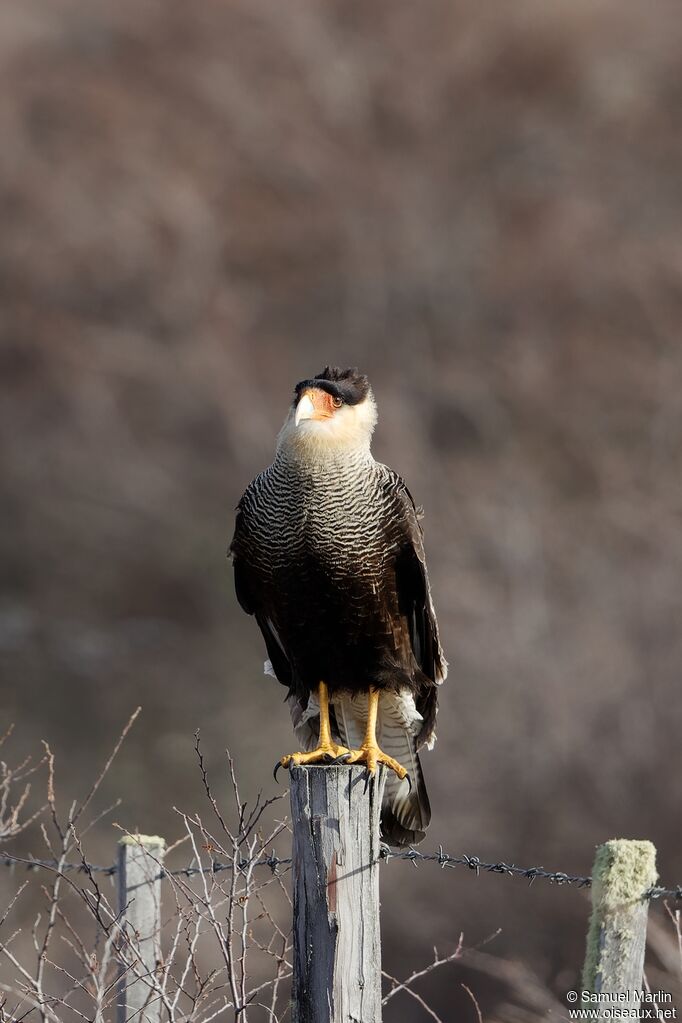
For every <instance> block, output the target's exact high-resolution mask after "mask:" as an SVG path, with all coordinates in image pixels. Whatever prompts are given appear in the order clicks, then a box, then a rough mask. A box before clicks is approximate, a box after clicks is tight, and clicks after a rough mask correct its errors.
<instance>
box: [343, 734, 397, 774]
mask: <svg viewBox="0 0 682 1023" xmlns="http://www.w3.org/2000/svg"><path fill="white" fill-rule="evenodd" d="M344 764H367V771H368V772H369V774H375V773H376V769H377V766H378V765H379V764H386V767H390V769H391V770H392V771H395V773H396V774H397V775H398V777H399V778H400V779H401V780H402V779H403V778H406V777H407V771H406V770H405V768H404V767H403V765H402V764H399V763H398V761H397V760H394V759H393V757H389V755H388V753H384V751H383V750H382V749H380V748H379V746H378V745H377V744H376V743H370V742H363V744H362V746H361V747H360V749H354V750H351V754H350V756H349V757H346V758H345V760H344Z"/></svg>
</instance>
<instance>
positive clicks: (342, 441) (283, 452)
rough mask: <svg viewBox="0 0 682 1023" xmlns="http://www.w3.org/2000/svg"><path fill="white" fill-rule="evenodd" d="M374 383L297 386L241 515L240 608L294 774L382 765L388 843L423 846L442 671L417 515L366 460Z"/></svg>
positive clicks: (397, 483) (394, 478) (236, 541)
mask: <svg viewBox="0 0 682 1023" xmlns="http://www.w3.org/2000/svg"><path fill="white" fill-rule="evenodd" d="M376 420H377V409H376V402H375V400H374V395H373V393H372V390H371V387H370V385H369V381H368V380H367V377H365V376H363V375H361V374H359V373H358V371H357V370H355V369H346V370H340V369H337V368H332V367H329V366H327V367H326V368H325V369H324V370H323V371H322V372H321V373H318V375H317V376H315V377H312V378H311V379H309V380H302V381H301V382H300V383H299V384H297V385H296V388H295V391H294V397H293V401H292V403H291V407H290V409H289V412H288V415H287V418H286V420H285V422H284V426H283V427H282V430H281V432H280V434H279V437H278V440H277V448H276V453H275V459H274V461H273V463H272V465H270V466H269V468H267V469H265V470H264V471H263V472H261V473H260V475H258V476H256V478H255V479H254V480H253V482H252V483H251V484H250V485H249V486H248V487H247V489H246V491H245V493H244V494H243V496H242V498H241V500H240V501H239V504H238V506H237V519H236V528H235V534H234V538H233V540H232V543H231V546H230V552H231V554H232V559H233V566H234V578H235V588H236V593H237V598H238V600H239V603H240V604H241V606H242V608H243V609H244V611H246V612H247V614H250V615H254V616H255V619H256V621H257V623H258V625H259V627H260V630H261V632H262V634H263V638H264V640H265V646H266V649H267V655H268V660H267V661H266V662H265V670H266V673H268V674H271V675H274V676H275V677H276V678H277V679H279V681H280V682H281V683H282V684H283V685H285V686H287V687H288V690H289V694H288V697H287V699H288V702H289V706H290V710H291V715H292V719H293V723H294V730H295V733H296V737H297V740H298V742H299V743H300V744H301V751H300V752H297V753H291V754H289V755H287V756H285V757H282V760H281V761H280V763H281V765H282V766H283V767H290V766H291V765H294V764H314V763H325V762H326V763H329V762H331V761H333V762H336V763H339V762H343V763H347V764H353V763H364V764H365V765H366V768H367V771H368V773H371V774H373V773H374V772H375V771H376V769H377V766H378V765H379V764H385V765H386V767H387V768H388V769H389V770H388V771H387V780H386V787H385V792H384V799H383V804H382V812H381V830H382V836H383V838H384V840H385V841H387V842H389V843H390V844H393V845H408V844H412V843H416V842H419V841H421V839H422V838H423V837H424V834H425V831H426V827H427V825H428V823H429V820H430V816H431V810H430V806H429V799H428V795H427V792H426V787H425V784H424V778H423V775H422V771H421V766H420V763H419V757H418V754H417V750H418V749H419V748H420V747H421V746H423V745H426V746H427V747H428V748H429V749H430V748H431V747H432V746H433V743H434V739H435V721H436V704H437V692H438V686H439V685H440V683H441V682H442V681H443V680H444V679H445V676H446V673H447V664H446V661H445V658H444V656H443V652H442V649H441V645H440V641H439V638H438V625H437V623H436V616H435V613H434V609H433V604H432V602H431V595H430V591H429V582H428V576H427V571H426V560H425V556H424V545H423V539H422V529H421V525H420V523H419V518H420V514H419V512H418V511H417V508H416V507H415V504H414V501H413V500H412V496H411V494H410V492H409V490H408V489H407V487H406V485H405V483H404V482H403V480H402V479H401V477H400V476H398V475H397V473H395V472H393V471H392V470H391V469H389V468H388V467H387V466H385V465H382V464H381V463H379V462H376V461H375V460H374V458H373V456H372V453H371V450H370V442H371V438H372V432H373V430H374V426H375V424H376Z"/></svg>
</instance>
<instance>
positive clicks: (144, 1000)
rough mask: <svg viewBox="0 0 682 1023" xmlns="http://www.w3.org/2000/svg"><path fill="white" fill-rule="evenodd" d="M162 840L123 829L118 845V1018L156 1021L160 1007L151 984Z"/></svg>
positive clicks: (121, 1022) (157, 951)
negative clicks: (119, 970)
mask: <svg viewBox="0 0 682 1023" xmlns="http://www.w3.org/2000/svg"><path fill="white" fill-rule="evenodd" d="M165 850H166V842H165V840H164V839H163V838H159V837H158V836H156V835H126V836H125V838H122V839H121V841H120V842H119V845H118V872H117V879H118V909H119V914H120V926H121V930H122V931H124V932H125V934H124V935H122V936H121V941H120V942H119V954H120V957H121V960H122V963H121V972H120V978H119V988H118V999H117V1007H118V1009H117V1020H118V1023H128V1021H130V1023H159V1021H160V1020H161V1010H162V1008H163V1006H162V1003H161V1000H160V998H159V997H158V996H157V995H156V994H155V992H154V988H153V977H154V974H155V971H156V969H157V966H158V963H159V961H160V959H161V865H162V864H163V857H164V854H165Z"/></svg>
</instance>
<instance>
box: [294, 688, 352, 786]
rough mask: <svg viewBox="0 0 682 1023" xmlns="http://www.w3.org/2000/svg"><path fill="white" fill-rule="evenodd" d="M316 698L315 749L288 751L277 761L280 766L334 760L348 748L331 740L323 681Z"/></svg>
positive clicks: (346, 751)
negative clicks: (317, 717) (317, 711)
mask: <svg viewBox="0 0 682 1023" xmlns="http://www.w3.org/2000/svg"><path fill="white" fill-rule="evenodd" d="M317 698H318V701H319V704H320V738H319V741H318V744H317V749H314V750H312V751H311V752H310V753H288V754H287V756H285V757H282V759H281V760H280V762H279V765H278V766H280V767H291V766H292V764H293V765H294V766H298V765H299V764H317V763H320V762H321V761H324V760H336V758H337V757H343V756H345V755H346V754H347V753H349V752H350V750H349V749H348V748H347V747H346V746H340V745H339V744H338V743H336V742H333V741H332V732H331V727H330V725H329V690H328V689H327V684H326V683H325V682H320V683H319V685H318V687H317Z"/></svg>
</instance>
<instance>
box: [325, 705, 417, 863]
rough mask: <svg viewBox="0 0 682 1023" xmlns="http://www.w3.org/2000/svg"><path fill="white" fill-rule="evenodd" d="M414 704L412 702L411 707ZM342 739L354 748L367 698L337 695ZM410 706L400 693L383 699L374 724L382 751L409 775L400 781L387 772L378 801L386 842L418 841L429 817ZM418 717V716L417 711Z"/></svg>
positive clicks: (364, 717)
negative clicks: (382, 791) (339, 697)
mask: <svg viewBox="0 0 682 1023" xmlns="http://www.w3.org/2000/svg"><path fill="white" fill-rule="evenodd" d="M413 707H414V704H413V703H412V708H413ZM334 710H335V716H336V721H337V727H338V731H339V733H340V738H341V741H342V742H343V743H344V744H345V745H346V746H349V747H350V748H351V749H357V748H358V747H359V746H360V745H361V743H362V739H363V735H364V729H365V725H366V721H367V707H366V700H363V699H358V698H357V697H355V698H353V697H350V698H348V699H343V698H341V699H339V700H337V701H336V702H335V706H334ZM409 715H410V707H409V705H408V706H406V702H405V700H403V699H400V698H399V697H396V698H395V700H392V699H383V700H382V705H381V714H380V715H379V721H378V724H377V741H378V742H379V745H380V747H381V749H382V750H383V751H384V753H388V755H389V756H391V757H393V759H394V760H397V761H398V763H400V764H402V766H403V767H404V768H405V770H406V771H407V773H408V775H409V781H408V780H407V778H403V780H402V781H401V780H400V778H398V776H397V774H395V773H394V772H393V771H387V772H386V786H385V788H384V797H383V801H382V804H381V837H382V838H383V840H384V841H385V842H387V843H388V844H389V845H415V844H416V843H417V842H421V840H422V839H423V838H424V836H425V834H426V829H427V827H428V824H429V821H430V820H431V806H430V804H429V797H428V793H427V791H426V785H425V783H424V775H423V774H422V769H421V764H420V763H419V756H418V754H417V742H416V737H415V734H414V731H415V727H414V726H415V723H416V722H415V721H414V720H409ZM417 718H418V720H419V721H421V717H420V716H419V715H417Z"/></svg>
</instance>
